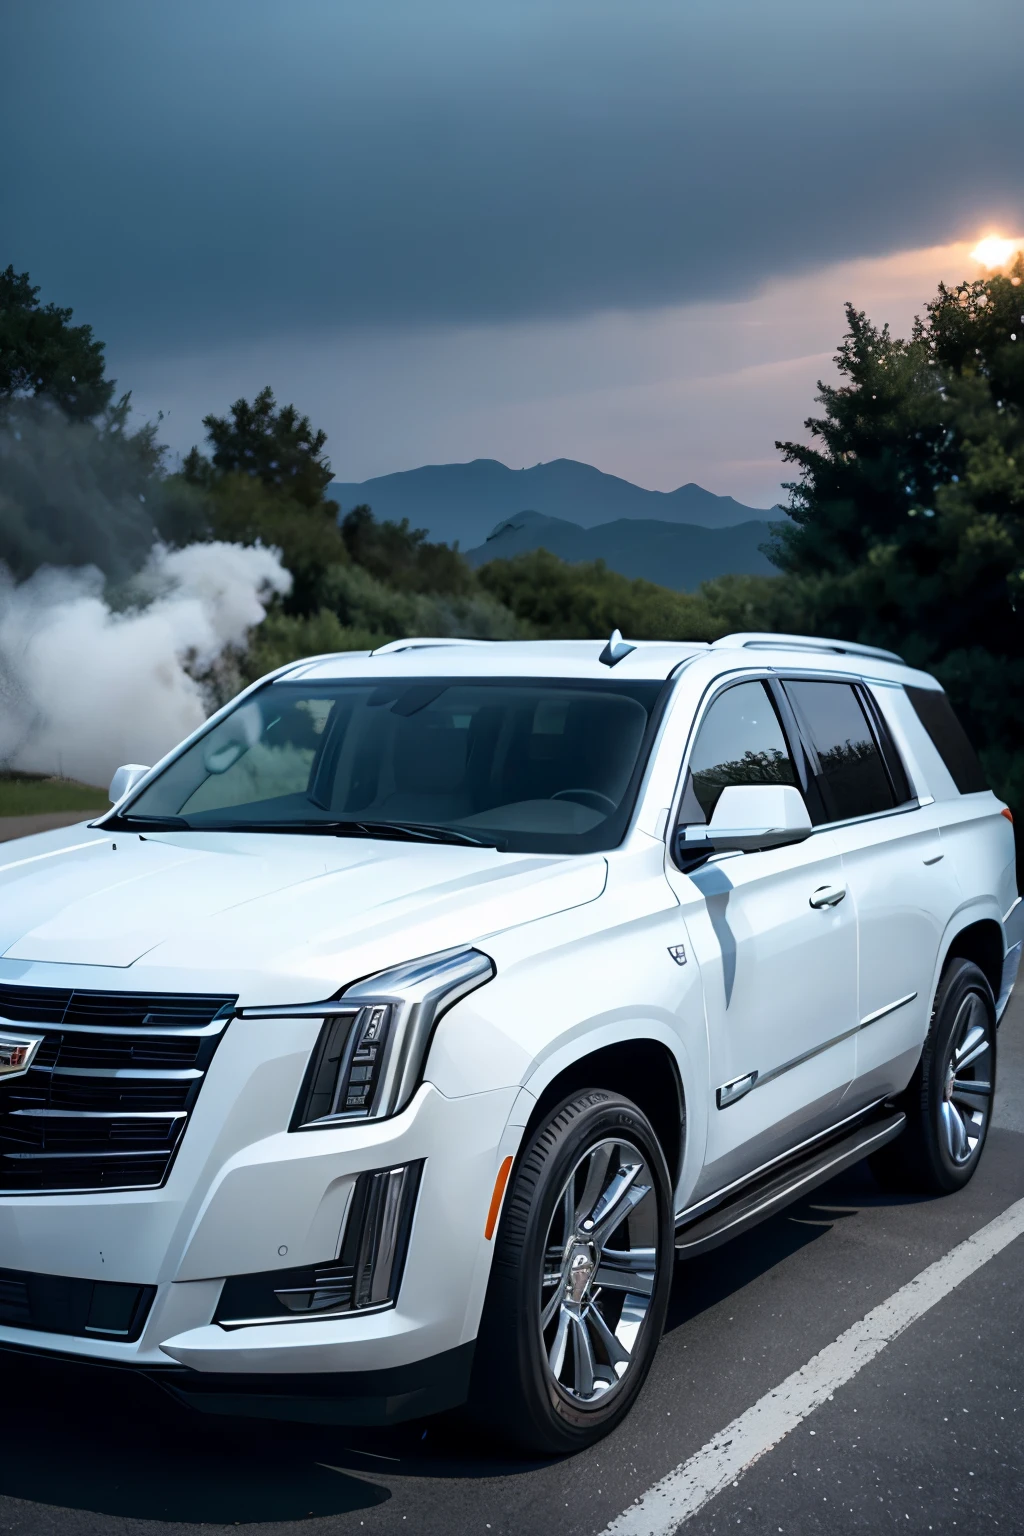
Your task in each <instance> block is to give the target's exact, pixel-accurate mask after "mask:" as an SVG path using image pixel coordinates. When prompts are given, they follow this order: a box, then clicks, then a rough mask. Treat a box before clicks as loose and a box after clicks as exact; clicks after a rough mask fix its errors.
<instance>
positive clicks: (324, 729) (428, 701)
mask: <svg viewBox="0 0 1024 1536" xmlns="http://www.w3.org/2000/svg"><path fill="white" fill-rule="evenodd" d="M662 687H663V685H662V684H661V683H659V682H642V681H637V682H632V683H627V682H619V681H617V680H615V679H613V678H609V679H608V681H607V682H604V681H601V682H599V683H598V682H592V681H589V680H588V681H582V680H580V681H569V680H556V679H531V678H527V679H514V678H510V679H507V680H506V679H498V678H470V679H451V678H449V679H445V678H435V679H426V678H422V679H416V680H414V681H409V680H407V679H401V680H397V679H396V680H392V681H389V680H388V679H387V678H380V679H365V678H361V679H352V680H346V681H337V682H315V681H310V682H308V683H304V682H286V681H282V682H279V683H271V684H269V685H268V686H266V687H265V688H261V689H260V690H259V691H258V692H257V693H255V694H252V695H250V696H249V697H248V698H247V699H245V700H243V701H242V703H241V704H239V705H238V706H237V707H236V708H235V709H233V710H232V711H231V712H230V713H229V714H228V715H226V716H225V718H224V719H223V720H221V721H219V722H218V723H217V724H216V725H214V726H212V727H211V728H210V729H209V730H208V731H206V732H205V734H204V735H203V736H201V737H200V738H199V739H198V740H197V741H196V742H194V743H193V744H192V745H191V746H190V747H188V748H187V749H186V750H185V751H184V752H182V753H181V755H180V756H179V757H178V758H176V759H175V761H174V762H173V763H171V764H169V765H168V767H167V768H166V769H165V770H164V771H163V773H162V774H160V776H159V778H157V779H155V780H154V781H153V783H152V784H150V785H149V786H148V787H147V788H146V789H144V790H143V791H142V792H141V793H140V794H139V795H137V796H136V798H135V800H134V801H132V803H131V804H130V805H129V806H127V807H126V808H125V811H124V813H123V814H124V815H125V816H126V817H128V818H130V817H131V816H132V815H135V816H139V817H141V816H173V817H176V818H180V823H181V825H182V826H183V828H184V829H185V830H189V829H194V828H195V829H198V828H208V827H217V828H218V829H220V830H224V831H232V830H233V829H242V828H245V829H250V830H251V829H253V828H257V829H258V827H259V826H260V824H261V823H263V824H266V825H268V826H270V825H272V826H273V827H275V828H276V829H277V830H291V829H294V830H296V831H298V830H301V829H303V828H309V829H312V830H316V826H317V824H318V823H322V822H330V821H335V820H338V821H355V820H361V821H366V822H374V823H377V824H381V823H383V824H385V825H386V826H393V827H395V828H396V829H399V830H400V828H401V826H402V825H403V824H409V823H418V824H420V825H423V824H430V825H437V826H442V827H451V828H453V829H454V830H457V831H462V832H464V833H467V834H469V835H470V836H473V837H478V838H480V839H481V840H482V841H484V842H488V841H491V842H494V843H495V844H497V845H498V846H500V847H507V848H510V849H514V850H521V851H527V852H529V851H537V852H553V853H577V852H589V851H591V850H594V849H598V848H609V847H614V845H615V844H616V843H617V842H619V841H620V840H621V838H622V835H623V833H624V831H625V828H626V823H627V821H628V819H629V813H630V810H631V808H632V804H633V799H634V796H635V792H636V785H637V783H638V781H639V775H640V773H641V771H642V766H643V761H644V758H645V756H646V752H647V748H648V744H649V741H650V735H651V730H650V727H651V715H652V712H653V711H654V709H655V706H656V705H657V702H658V699H659V697H660V696H661V693H662ZM378 829H379V828H378ZM325 830H326V829H325Z"/></svg>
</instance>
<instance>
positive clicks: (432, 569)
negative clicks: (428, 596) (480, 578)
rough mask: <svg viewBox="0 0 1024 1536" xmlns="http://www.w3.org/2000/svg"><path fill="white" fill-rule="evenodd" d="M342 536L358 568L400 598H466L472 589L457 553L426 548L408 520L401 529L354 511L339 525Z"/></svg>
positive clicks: (365, 510) (422, 532)
mask: <svg viewBox="0 0 1024 1536" xmlns="http://www.w3.org/2000/svg"><path fill="white" fill-rule="evenodd" d="M341 536H342V538H343V539H344V541H345V548H346V549H347V550H348V552H349V555H350V556H351V557H352V559H353V560H354V561H355V563H356V564H357V565H361V566H363V568H364V569H365V570H368V571H369V572H370V574H371V576H376V577H377V579H378V580H379V581H386V582H388V583H389V584H390V585H391V586H394V587H397V588H398V590H399V591H400V592H433V593H442V592H443V593H448V594H451V595H452V596H467V595H468V594H469V593H470V592H472V591H473V590H474V588H475V587H476V579H475V577H474V575H473V572H472V570H471V568H470V566H469V565H468V564H467V562H466V560H465V559H464V557H463V556H462V555H460V554H459V552H458V550H457V549H452V548H451V546H450V545H448V544H430V543H428V542H427V533H426V529H425V528H411V527H410V526H409V519H408V518H407V517H403V518H402V521H401V522H400V523H392V522H386V521H385V522H382V523H378V521H377V519H376V518H375V517H374V515H373V512H372V510H371V509H370V508H369V507H367V506H361V507H353V508H352V511H351V512H349V513H347V514H346V516H345V517H344V518H343V519H342V523H341Z"/></svg>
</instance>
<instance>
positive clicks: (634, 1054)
mask: <svg viewBox="0 0 1024 1536" xmlns="http://www.w3.org/2000/svg"><path fill="white" fill-rule="evenodd" d="M525 1086H527V1087H528V1088H529V1089H530V1091H531V1092H536V1093H537V1102H536V1104H535V1106H534V1108H533V1110H532V1111H531V1114H530V1119H529V1122H528V1124H527V1126H526V1128H525V1130H524V1132H523V1137H522V1141H521V1143H520V1146H521V1147H526V1146H528V1145H529V1142H530V1136H531V1134H532V1132H533V1131H534V1130H535V1129H536V1127H537V1126H538V1125H541V1124H543V1123H544V1121H545V1120H546V1119H547V1118H548V1117H549V1115H550V1114H551V1111H552V1110H553V1109H554V1108H555V1106H556V1105H557V1104H560V1103H561V1102H562V1101H563V1100H564V1099H567V1098H569V1097H570V1096H571V1095H572V1094H573V1093H576V1092H582V1091H583V1090H584V1089H586V1088H605V1089H607V1090H608V1091H609V1092H612V1093H620V1094H622V1095H623V1096H624V1097H625V1098H627V1099H631V1100H632V1102H633V1103H634V1104H635V1105H636V1106H637V1108H638V1109H641V1110H642V1111H643V1113H644V1114H645V1115H646V1116H647V1118H648V1120H649V1121H650V1122H651V1125H652V1127H653V1128H654V1133H655V1135H656V1136H657V1138H658V1141H659V1143H660V1145H661V1149H662V1151H663V1152H664V1154H665V1162H666V1164H667V1165H668V1171H669V1179H670V1182H671V1184H672V1186H673V1187H675V1184H676V1182H677V1180H678V1178H679V1175H680V1170H681V1169H682V1163H683V1153H684V1151H685V1148H686V1130H687V1126H686V1092H685V1089H684V1087H683V1079H682V1074H681V1072H680V1069H679V1063H678V1061H677V1059H676V1057H675V1055H674V1053H673V1052H672V1050H671V1049H670V1048H669V1046H668V1045H666V1044H665V1042H664V1041H662V1040H657V1039H654V1038H653V1037H651V1036H637V1037H635V1038H632V1039H626V1040H616V1041H613V1042H611V1043H610V1044H608V1045H601V1046H597V1047H596V1048H595V1049H593V1050H590V1051H587V1052H586V1053H585V1054H583V1055H581V1056H578V1057H576V1058H575V1059H574V1060H572V1061H571V1062H569V1063H568V1064H567V1065H565V1066H563V1067H562V1068H561V1069H560V1070H558V1071H557V1072H555V1073H554V1075H553V1076H551V1077H550V1078H549V1079H548V1080H547V1081H546V1082H545V1083H544V1084H543V1086H540V1087H539V1088H534V1085H533V1084H532V1083H528V1084H526V1085H525Z"/></svg>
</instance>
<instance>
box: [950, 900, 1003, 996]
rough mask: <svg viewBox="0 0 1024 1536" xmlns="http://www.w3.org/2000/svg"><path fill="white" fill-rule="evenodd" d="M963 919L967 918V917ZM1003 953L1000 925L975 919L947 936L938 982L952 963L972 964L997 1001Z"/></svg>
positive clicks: (966, 914)
mask: <svg viewBox="0 0 1024 1536" xmlns="http://www.w3.org/2000/svg"><path fill="white" fill-rule="evenodd" d="M963 915H964V916H965V917H967V916H970V914H969V913H964V914H963ZM1003 951H1004V943H1003V929H1002V924H1001V923H999V922H998V921H997V919H996V918H994V917H980V918H975V919H974V921H973V922H967V923H965V924H964V925H963V927H961V928H958V929H957V931H956V932H955V933H954V934H952V935H949V936H947V939H946V942H945V948H944V950H943V954H942V961H941V964H940V966H939V977H938V978H937V979H941V977H942V976H943V975H944V974H945V971H946V967H947V966H948V965H949V963H950V961H951V960H973V962H974V964H975V965H976V966H978V968H979V970H981V971H982V972H983V973H984V975H985V977H986V979H987V981H988V984H989V986H990V987H991V988H992V996H993V997H996V998H998V996H999V989H1000V986H1001V985H1002V976H1003Z"/></svg>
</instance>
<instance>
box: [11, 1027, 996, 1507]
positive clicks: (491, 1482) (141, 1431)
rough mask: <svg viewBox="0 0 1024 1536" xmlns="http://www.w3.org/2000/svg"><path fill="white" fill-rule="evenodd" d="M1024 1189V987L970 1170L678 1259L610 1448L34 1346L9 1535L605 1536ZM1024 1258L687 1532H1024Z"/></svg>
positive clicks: (891, 1348)
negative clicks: (522, 1453) (197, 1385)
mask: <svg viewBox="0 0 1024 1536" xmlns="http://www.w3.org/2000/svg"><path fill="white" fill-rule="evenodd" d="M1022 1197H1024V999H1017V1000H1015V1001H1014V1003H1013V1004H1011V1007H1010V1010H1009V1012H1008V1015H1007V1018H1006V1020H1005V1022H1004V1024H1003V1027H1002V1029H1001V1031H1000V1077H999V1092H998V1096H997V1104H996V1114H995V1121H994V1128H993V1130H992V1132H991V1133H990V1137H989V1143H988V1147H987V1149H986V1152H985V1156H984V1159H983V1161H982V1164H981V1167H980V1169H979V1172H978V1174H977V1175H976V1176H975V1178H974V1180H973V1182H972V1183H971V1184H970V1186H969V1187H968V1188H967V1189H966V1190H965V1191H963V1192H961V1193H960V1194H958V1195H954V1196H950V1197H947V1198H944V1199H934V1200H931V1199H927V1200H926V1199H915V1198H894V1197H892V1196H887V1195H884V1194H882V1193H881V1192H880V1191H879V1189H878V1187H877V1186H876V1185H875V1183H874V1181H873V1179H872V1177H871V1175H870V1173H869V1172H868V1170H867V1169H866V1167H864V1166H863V1165H862V1166H860V1167H858V1168H855V1169H853V1170H851V1171H850V1172H849V1173H847V1174H846V1175H844V1176H843V1177H842V1178H840V1179H837V1180H835V1181H834V1182H833V1183H832V1184H830V1185H827V1186H825V1187H824V1188H823V1189H821V1190H819V1191H817V1192H816V1193H815V1194H814V1195H812V1196H811V1197H810V1198H808V1199H807V1200H806V1201H804V1202H803V1203H802V1204H800V1205H797V1206H794V1207H791V1208H790V1210H789V1211H788V1212H787V1213H786V1214H785V1215H782V1216H780V1217H777V1218H776V1219H775V1220H774V1221H772V1222H769V1223H766V1224H765V1225H763V1226H761V1227H760V1228H758V1229H757V1230H755V1231H754V1232H752V1233H749V1234H747V1235H746V1236H744V1237H741V1238H739V1239H737V1240H736V1241H735V1242H734V1243H733V1244H732V1245H730V1246H729V1247H727V1248H723V1249H719V1250H718V1251H717V1252H716V1253H713V1254H711V1255H709V1256H708V1257H707V1258H705V1259H703V1260H697V1261H694V1262H691V1263H690V1264H688V1265H686V1266H682V1267H680V1268H679V1270H678V1272H677V1276H676V1282H675V1288H674V1293H673V1300H672V1307H671V1312H670V1316H669V1322H668V1328H667V1331H666V1334H665V1338H664V1340H663V1342H662V1346H661V1349H660V1352H659V1355H658V1359H657V1361H656V1363H655V1367H654V1370H653V1372H652V1375H651V1378H650V1380H649V1382H648V1385H647V1387H646V1389H645V1391H644V1393H643V1395H642V1397H641V1399H640V1401H639V1403H638V1404H637V1406H636V1408H635V1409H634V1411H633V1413H632V1415H631V1416H630V1418H629V1419H628V1420H627V1422H626V1424H625V1425H624V1426H623V1427H622V1428H620V1430H619V1431H618V1432H617V1433H616V1434H615V1435H613V1436H611V1437H610V1438H609V1439H608V1440H606V1441H604V1442H603V1443H602V1444H601V1445H599V1446H598V1447H596V1448H595V1449H594V1450H593V1451H591V1452H588V1453H586V1454H584V1455H581V1456H577V1457H575V1458H573V1459H571V1460H566V1461H554V1462H530V1461H523V1460H519V1459H513V1458H510V1457H508V1456H505V1455H503V1454H502V1453H501V1452H500V1450H498V1449H496V1448H495V1447H494V1446H492V1445H489V1444H488V1443H487V1442H485V1441H483V1440H479V1439H477V1438H476V1436H475V1435H474V1432H473V1430H472V1428H471V1427H469V1426H467V1425H466V1424H465V1423H464V1422H462V1421H461V1420H460V1419H459V1418H457V1417H454V1416H453V1417H452V1418H449V1419H444V1420H434V1421H428V1422H424V1423H420V1424H414V1425H409V1426H405V1427H403V1428H402V1429H401V1430H395V1431H389V1432H383V1431H374V1432H372V1433H371V1432H362V1433H353V1432H350V1431H338V1430H323V1429H314V1428H309V1427H305V1426H294V1425H280V1426H278V1425H272V1424H261V1423H258V1422H253V1421H242V1420H220V1419H213V1418H192V1417H190V1416H189V1415H188V1414H187V1413H186V1412H185V1411H184V1410H180V1409H178V1408H177V1407H175V1405H174V1404H173V1403H172V1402H171V1401H170V1400H168V1399H165V1398H164V1396H163V1394H161V1393H160V1392H159V1391H158V1390H157V1389H155V1388H149V1387H146V1386H144V1385H143V1384H141V1383H138V1384H135V1383H131V1382H129V1383H128V1384H127V1385H125V1384H122V1382H121V1380H120V1378H116V1379H115V1378H114V1377H113V1376H112V1375H109V1374H108V1373H106V1372H97V1371H87V1372H86V1371H82V1370H74V1371H72V1370H68V1369H66V1368H62V1367H59V1366H50V1365H47V1366H41V1365H36V1364H33V1365H32V1366H30V1367H26V1366H24V1365H21V1364H18V1365H16V1366H5V1367H4V1375H3V1378H2V1380H3V1391H2V1392H0V1531H2V1532H14V1533H33V1536H35V1533H42V1532H46V1533H59V1536H86V1533H89V1536H93V1533H96V1536H99V1533H102V1536H107V1533H111V1532H115V1531H116V1532H118V1533H119V1536H120V1533H125V1536H149V1533H154V1536H155V1533H156V1532H158V1531H159V1532H163V1533H167V1536H171V1533H172V1532H182V1533H184V1532H186V1531H188V1532H191V1531H193V1530H195V1528H196V1527H198V1526H200V1525H202V1526H205V1527H207V1528H209V1527H211V1526H212V1527H214V1528H217V1527H220V1528H223V1529H224V1530H228V1529H230V1530H231V1531H233V1532H234V1531H237V1530H238V1528H239V1527H244V1526H250V1525H251V1526H258V1527H260V1529H261V1530H262V1531H265V1532H266V1533H267V1536H272V1533H278V1532H280V1533H282V1536H284V1533H298V1532H300V1531H301V1532H303V1533H304V1536H305V1533H309V1536H320V1533H321V1532H322V1533H328V1532H329V1533H330V1536H355V1533H360V1536H362V1533H365V1536H398V1533H403V1536H408V1533H410V1532H412V1533H415V1536H468V1533H474V1536H475V1533H478V1532H480V1533H483V1532H486V1531H491V1532H493V1533H494V1536H522V1533H526V1536H532V1533H534V1532H537V1533H541V1532H544V1533H547V1532H550V1531H557V1532H558V1533H559V1536H597V1533H599V1532H601V1531H603V1530H604V1528H605V1526H606V1525H608V1524H609V1523H610V1522H612V1521H613V1520H615V1518H616V1517H617V1516H619V1514H620V1512H622V1511H624V1510H626V1509H628V1508H629V1507H630V1506H631V1505H633V1504H634V1502H635V1501H636V1500H637V1499H638V1498H640V1497H641V1496H643V1495H644V1494H645V1492H646V1491H647V1490H648V1489H650V1488H651V1486H652V1485H654V1484H656V1483H658V1481H659V1480H660V1479H661V1478H663V1477H664V1476H665V1475H666V1474H667V1473H669V1472H670V1471H671V1470H672V1469H673V1468H675V1467H676V1466H678V1465H679V1464H680V1463H683V1462H686V1461H687V1460H688V1458H690V1457H691V1456H692V1455H694V1453H695V1452H697V1451H698V1450H699V1449H700V1448H701V1447H702V1446H704V1445H705V1443H706V1442H708V1441H709V1440H711V1439H712V1437H714V1436H715V1435H716V1434H717V1433H718V1432H719V1431H721V1430H722V1429H723V1428H724V1427H725V1426H727V1425H729V1424H730V1423H731V1421H732V1420H733V1419H735V1418H736V1417H737V1416H738V1415H740V1414H742V1413H744V1412H745V1411H746V1410H747V1409H749V1408H750V1407H751V1406H752V1405H753V1404H754V1403H755V1402H757V1400H758V1399H760V1398H761V1397H762V1396H764V1395H765V1394H767V1393H771V1392H772V1390H773V1389H774V1388H775V1387H777V1386H778V1384H779V1383H781V1382H783V1381H784V1380H785V1378H786V1377H788V1376H789V1375H790V1374H791V1373H792V1372H794V1371H796V1370H798V1369H799V1368H800V1367H801V1366H803V1365H804V1364H805V1363H806V1362H807V1361H808V1360H810V1359H811V1357H812V1356H814V1355H815V1354H816V1353H817V1351H819V1350H821V1349H822V1348H823V1347H825V1346H826V1345H829V1344H830V1343H831V1342H832V1341H833V1340H835V1339H836V1338H837V1336H838V1335H840V1334H842V1333H843V1331H844V1330H845V1329H847V1328H849V1327H850V1326H851V1325H852V1324H854V1323H856V1322H857V1321H858V1320H859V1319H860V1318H862V1317H863V1316H864V1315H865V1313H867V1312H869V1311H870V1310H871V1309H872V1308H874V1307H876V1306H878V1305H879V1304H880V1303H883V1302H885V1301H886V1299H887V1298H889V1297H890V1296H892V1294H893V1293H894V1292H896V1291H898V1290H899V1289H900V1287H902V1286H904V1285H905V1284H906V1283H907V1282H908V1281H910V1280H911V1279H912V1278H913V1277H914V1276H916V1275H918V1274H919V1273H920V1272H921V1271H922V1270H923V1269H925V1268H926V1267H927V1266H928V1265H929V1264H931V1263H932V1262H933V1261H935V1260H938V1259H940V1258H941V1257H942V1256H943V1255H944V1254H946V1253H947V1252H948V1251H949V1250H951V1249H953V1248H955V1247H956V1246H957V1245H958V1244H959V1243H961V1242H963V1241H964V1240H965V1239H966V1238H968V1237H970V1236H971V1234H973V1233H975V1232H977V1231H979V1230H980V1229H981V1228H983V1227H985V1226H986V1224H987V1223H989V1222H990V1221H992V1220H993V1219H994V1218H995V1217H997V1216H999V1215H1000V1213H1001V1212H1003V1211H1004V1210H1006V1209H1007V1208H1008V1207H1009V1206H1011V1205H1013V1203H1014V1202H1015V1201H1017V1200H1020V1199H1021V1198H1022ZM1022 1260H1024V1239H1022V1238H1018V1239H1016V1240H1015V1241H1013V1242H1012V1243H1010V1244H1009V1246H1007V1247H1006V1248H1004V1249H1003V1251H1002V1252H1001V1253H1000V1254H998V1255H997V1256H996V1257H994V1258H992V1259H991V1260H990V1261H989V1262H987V1263H985V1264H984V1265H983V1266H982V1267H981V1268H979V1269H978V1270H977V1271H976V1272H975V1273H974V1274H973V1275H972V1276H970V1277H969V1278H968V1279H967V1280H965V1281H964V1282H963V1283H962V1284H960V1285H958V1286H957V1287H956V1288H955V1289H954V1290H952V1291H951V1292H950V1294H949V1295H947V1296H946V1297H945V1299H943V1300H942V1301H940V1302H938V1304H936V1305H935V1306H934V1307H932V1308H931V1309H930V1310H929V1311H927V1312H926V1313H925V1314H924V1315H923V1316H921V1317H920V1318H919V1319H918V1320H917V1321H916V1322H914V1323H912V1324H911V1326H910V1327H909V1328H907V1329H906V1331H905V1332H903V1333H901V1334H900V1335H899V1337H898V1338H896V1339H894V1340H893V1342H891V1343H890V1344H888V1345H887V1346H886V1347H884V1348H883V1349H882V1350H881V1352H880V1353H879V1354H878V1355H877V1356H876V1358H874V1359H873V1360H872V1361H871V1362H870V1363H869V1364H868V1365H866V1366H865V1367H864V1368H863V1369H862V1370H861V1371H860V1372H859V1373H858V1374H857V1375H856V1376H854V1377H853V1379H852V1380H850V1381H848V1382H847V1383H846V1384H845V1385H843V1386H840V1387H838V1388H837V1389H836V1391H835V1393H834V1395H833V1397H832V1398H831V1400H829V1401H827V1402H824V1403H823V1404H822V1405H821V1406H820V1407H818V1408H817V1409H815V1410H814V1411H813V1412H811V1413H810V1414H809V1415H808V1416H807V1417H806V1418H804V1419H803V1420H802V1422H801V1423H800V1424H799V1425H798V1426H797V1427H796V1428H795V1429H794V1430H793V1431H792V1433H790V1434H788V1435H787V1436H786V1437H785V1438H784V1439H782V1440H781V1441H780V1443H778V1444H777V1445H776V1446H775V1447H774V1449H772V1450H771V1451H769V1452H768V1453H767V1454H766V1455H764V1456H763V1457H762V1458H761V1460H759V1461H758V1462H757V1463H756V1464H755V1465H754V1466H752V1467H751V1468H750V1470H749V1471H747V1472H746V1473H745V1474H744V1475H742V1476H741V1477H739V1479H738V1480H737V1481H736V1483H735V1484H734V1485H732V1486H728V1487H726V1488H725V1489H724V1491H723V1492H721V1493H719V1494H718V1495H717V1496H716V1497H714V1498H712V1499H711V1500H710V1501H709V1502H708V1503H706V1504H705V1505H704V1506H703V1508H702V1509H700V1510H699V1511H698V1513H696V1514H695V1515H694V1516H693V1517H692V1519H690V1520H688V1522H687V1524H686V1526H685V1528H684V1529H685V1532H686V1536H711V1533H718V1532H725V1531H735V1530H739V1531H748V1532H756V1533H758V1536H760V1533H770V1536H775V1533H777V1532H787V1533H790V1532H792V1533H797V1536H811V1533H816V1532H828V1533H829V1536H844V1533H847V1532H864V1531H871V1532H874V1531H883V1530H893V1531H895V1530H899V1531H905V1532H914V1533H916V1532H925V1531H934V1532H941V1533H953V1532H960V1531H969V1532H970V1533H971V1536H976V1533H977V1532H978V1531H979V1530H980V1529H986V1530H987V1529H990V1528H992V1529H997V1530H1002V1531H1006V1532H1018V1533H1019V1532H1024V1450H1022V1448H1021V1437H1022V1431H1024V1287H1022V1284H1021V1265H1022ZM643 1507H646V1506H643Z"/></svg>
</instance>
